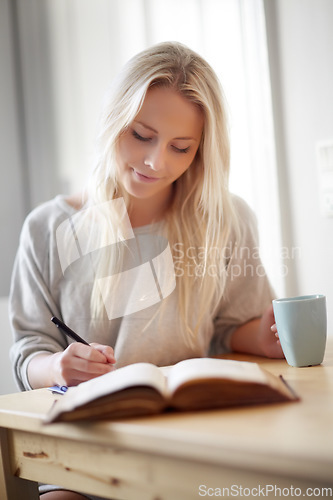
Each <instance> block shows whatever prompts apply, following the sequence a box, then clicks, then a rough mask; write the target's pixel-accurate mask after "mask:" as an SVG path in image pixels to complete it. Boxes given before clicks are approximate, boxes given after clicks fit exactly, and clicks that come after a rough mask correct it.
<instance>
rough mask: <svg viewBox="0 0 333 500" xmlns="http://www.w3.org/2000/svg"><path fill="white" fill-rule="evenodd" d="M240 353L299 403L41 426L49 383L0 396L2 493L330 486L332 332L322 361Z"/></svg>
mask: <svg viewBox="0 0 333 500" xmlns="http://www.w3.org/2000/svg"><path fill="white" fill-rule="evenodd" d="M233 357H235V358H237V359H246V360H251V361H256V362H259V363H261V364H262V365H263V366H265V368H267V369H269V370H271V371H272V372H274V373H275V374H283V375H284V377H285V379H286V380H287V381H288V382H289V383H290V385H291V386H292V387H293V388H294V389H295V390H296V392H297V393H298V395H299V396H300V397H301V401H300V402H297V403H285V404H276V405H269V406H260V407H259V406H257V407H249V408H237V409H227V410H218V411H215V410H214V411H207V412H198V413H187V414H168V415H162V416H158V417H153V418H140V419H131V420H122V421H121V420H118V421H115V422H100V423H94V424H92V423H85V424H52V425H43V423H42V418H43V415H44V414H45V413H46V412H47V410H48V409H49V407H50V405H51V404H52V402H53V400H54V397H55V396H54V395H52V393H51V392H50V391H48V390H47V389H39V390H35V391H30V392H25V393H17V394H10V395H6V396H1V397H0V438H1V456H0V498H1V500H7V499H10V500H21V499H22V500H23V499H24V500H27V499H31V500H32V499H37V498H38V494H37V486H36V482H35V481H42V482H47V483H53V484H59V485H63V486H64V487H67V488H71V489H74V490H81V491H85V492H87V493H93V494H96V495H100V496H104V497H106V498H113V499H135V500H140V499H142V500H192V499H199V498H201V497H213V496H225V497H228V495H227V493H228V491H227V490H226V488H229V496H230V497H231V496H243V497H244V496H247V497H248V498H252V497H257V496H258V497H259V496H267V497H270V496H271V497H279V496H280V497H285V496H307V495H308V496H310V495H309V493H310V494H311V493H312V494H313V496H317V497H318V496H319V498H324V497H325V496H329V494H330V493H331V494H332V490H333V339H332V341H330V342H329V343H328V346H327V351H326V355H325V359H324V363H323V365H321V366H317V367H311V368H292V367H290V366H288V365H287V364H286V362H285V361H284V360H268V359H264V358H255V357H249V356H233ZM27 480H29V481H27ZM223 488H224V490H223ZM260 488H261V489H260ZM308 488H311V489H310V490H308ZM315 488H316V489H315ZM314 489H315V490H314ZM288 493H289V495H287V494H288Z"/></svg>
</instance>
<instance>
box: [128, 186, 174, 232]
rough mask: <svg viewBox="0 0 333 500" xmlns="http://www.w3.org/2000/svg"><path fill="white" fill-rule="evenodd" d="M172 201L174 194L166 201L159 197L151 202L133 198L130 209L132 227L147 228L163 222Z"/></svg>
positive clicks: (150, 200)
mask: <svg viewBox="0 0 333 500" xmlns="http://www.w3.org/2000/svg"><path fill="white" fill-rule="evenodd" d="M171 199H172V193H170V195H169V196H168V197H167V198H165V199H164V200H161V199H158V197H156V198H154V199H149V200H147V199H139V198H134V199H133V198H132V199H131V200H130V204H129V208H128V215H129V218H130V221H131V225H132V227H140V226H147V225H149V224H152V223H154V222H158V221H160V220H162V219H163V218H164V217H165V214H166V212H167V210H168V209H169V207H170V204H171Z"/></svg>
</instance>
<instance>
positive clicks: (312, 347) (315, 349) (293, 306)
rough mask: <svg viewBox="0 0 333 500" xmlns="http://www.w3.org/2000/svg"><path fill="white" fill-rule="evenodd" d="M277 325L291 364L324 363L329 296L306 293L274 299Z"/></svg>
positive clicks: (287, 358)
mask: <svg viewBox="0 0 333 500" xmlns="http://www.w3.org/2000/svg"><path fill="white" fill-rule="evenodd" d="M273 309H274V316H275V322H276V327H277V331H278V335H279V339H280V342H281V347H282V350H283V353H284V355H285V357H286V360H287V362H288V364H289V365H291V366H313V365H319V364H320V363H322V361H323V359H324V354H325V347H326V335H327V333H326V330H327V316H326V297H325V295H303V296H300V297H292V298H285V299H276V300H273Z"/></svg>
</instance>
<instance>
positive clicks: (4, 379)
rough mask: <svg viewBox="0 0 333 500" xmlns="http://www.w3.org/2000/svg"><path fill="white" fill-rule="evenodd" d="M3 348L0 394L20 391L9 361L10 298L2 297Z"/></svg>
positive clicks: (0, 312)
mask: <svg viewBox="0 0 333 500" xmlns="http://www.w3.org/2000/svg"><path fill="white" fill-rule="evenodd" d="M0 322H1V350H0V395H1V394H10V393H12V392H18V388H17V386H16V383H15V382H14V377H13V372H12V366H11V364H10V362H9V349H10V346H11V344H12V335H11V331H10V325H9V318H8V299H7V297H0Z"/></svg>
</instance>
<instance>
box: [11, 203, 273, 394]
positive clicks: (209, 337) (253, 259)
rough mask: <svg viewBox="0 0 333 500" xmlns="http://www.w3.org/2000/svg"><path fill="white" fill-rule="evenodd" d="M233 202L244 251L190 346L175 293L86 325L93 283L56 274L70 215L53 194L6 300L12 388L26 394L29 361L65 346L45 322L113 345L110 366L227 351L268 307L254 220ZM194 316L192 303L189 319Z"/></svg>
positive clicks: (30, 234) (24, 246)
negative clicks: (59, 235)
mask: <svg viewBox="0 0 333 500" xmlns="http://www.w3.org/2000/svg"><path fill="white" fill-rule="evenodd" d="M235 202H236V206H237V210H238V212H239V216H240V220H241V221H242V230H243V247H242V249H240V248H239V249H238V252H236V255H235V256H234V257H233V258H232V259H231V261H230V263H229V271H230V272H229V275H228V282H227V287H226V290H225V294H224V297H223V299H222V300H221V303H220V306H219V308H218V310H217V312H216V315H215V316H214V317H212V318H210V321H209V325H206V326H205V331H202V332H200V334H199V335H198V339H197V340H196V341H195V342H194V343H193V344H192V345H189V344H188V342H186V341H185V340H184V338H183V336H182V335H180V333H179V324H178V321H177V318H178V305H177V290H176V289H175V290H174V291H173V292H172V293H171V294H170V295H168V296H167V297H166V298H165V299H164V300H163V301H162V302H161V303H156V304H153V305H151V306H150V307H147V308H144V309H142V310H139V311H137V312H133V313H132V314H127V315H125V316H123V317H118V318H115V319H108V318H104V319H93V320H92V319H91V314H90V295H91V288H92V284H91V283H90V282H89V281H87V282H86V283H84V282H81V283H80V284H79V285H78V283H77V282H76V280H75V279H73V277H71V276H70V274H69V276H67V275H66V273H65V274H64V273H63V271H62V268H61V264H60V260H59V254H58V247H57V244H56V230H57V228H58V227H59V225H60V224H61V223H62V222H63V221H65V220H66V219H68V218H69V217H71V216H73V215H74V214H75V213H76V210H75V209H74V208H73V207H71V206H70V205H68V203H67V202H66V199H65V197H64V196H60V195H59V196H57V197H56V198H55V199H53V200H51V201H49V202H46V203H44V204H42V205H41V206H39V207H37V208H36V209H35V210H33V211H32V212H31V213H30V215H29V216H28V217H27V219H26V221H25V223H24V226H23V229H22V233H21V238H20V245H19V249H18V252H17V256H16V261H15V265H14V270H13V276H12V285H11V293H10V319H11V325H12V330H13V335H14V344H13V346H12V348H11V352H10V355H11V360H12V364H13V368H14V373H15V377H16V381H17V384H18V386H19V388H20V389H23V390H27V389H30V388H31V387H30V384H29V381H28V378H27V366H28V364H29V362H30V360H31V359H32V357H33V356H35V355H37V354H40V353H42V352H46V353H55V352H58V351H61V350H63V349H65V348H66V347H67V345H68V343H69V342H70V341H69V339H67V338H66V337H65V336H64V335H63V334H62V333H61V331H59V330H58V329H57V328H56V327H55V325H54V324H53V323H52V322H51V321H50V318H51V317H52V316H58V317H59V318H61V319H62V320H63V321H64V322H65V323H67V324H68V325H69V326H70V327H71V328H72V329H73V330H74V331H76V332H77V333H79V335H80V336H82V337H84V338H85V339H86V340H87V341H88V342H98V343H101V344H107V345H110V346H112V347H113V349H114V351H115V357H116V360H117V366H124V365H127V364H130V363H134V362H139V361H146V362H151V363H154V364H156V365H159V366H163V365H169V364H174V363H176V362H178V361H180V360H182V359H186V358H190V357H202V356H206V355H212V354H218V353H222V352H226V351H228V350H229V344H230V336H231V334H232V332H233V330H234V329H235V327H237V326H238V325H241V324H243V323H245V322H246V321H249V320H251V319H253V318H256V317H259V316H261V314H262V313H263V311H264V310H265V308H266V307H267V306H268V305H269V304H270V303H271V300H272V290H271V288H270V285H269V282H268V279H267V277H266V275H265V273H264V270H263V267H262V264H261V261H260V258H259V255H258V243H257V229H256V221H255V218H254V215H253V213H252V211H251V210H250V209H249V207H248V206H247V205H246V204H245V202H244V201H242V200H240V199H239V198H235ZM152 230H153V231H154V232H157V233H158V232H159V231H160V230H161V227H160V225H158V224H156V225H154V226H153V227H150V226H145V227H140V228H136V229H134V234H135V237H138V236H140V235H144V234H145V233H150V234H151V232H152ZM197 299H198V300H199V299H200V298H199V296H198V297H197ZM115 300H117V297H115ZM162 303H163V307H162V308H160V306H161V304H162ZM195 311H196V307H195V303H194V304H193V314H195Z"/></svg>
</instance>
